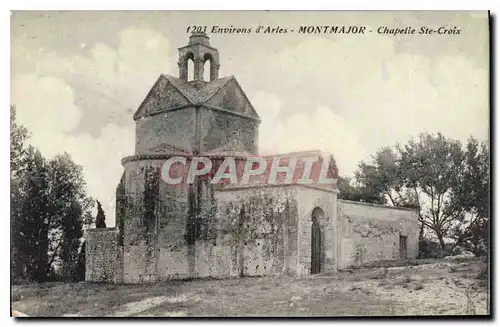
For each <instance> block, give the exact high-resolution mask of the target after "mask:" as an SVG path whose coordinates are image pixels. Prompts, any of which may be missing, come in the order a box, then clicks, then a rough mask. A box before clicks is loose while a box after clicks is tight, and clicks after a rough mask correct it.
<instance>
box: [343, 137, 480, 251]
mask: <svg viewBox="0 0 500 327" xmlns="http://www.w3.org/2000/svg"><path fill="white" fill-rule="evenodd" d="M356 181H357V184H358V185H359V186H358V190H357V191H358V192H359V190H364V191H365V193H366V194H370V195H371V197H372V199H377V197H382V198H386V199H387V200H388V201H389V204H391V205H395V206H404V207H411V208H416V209H417V210H418V215H419V222H420V240H421V241H423V237H424V229H429V230H430V231H432V232H433V233H434V234H435V235H436V237H437V239H438V241H439V247H440V249H441V251H443V250H444V249H445V238H452V239H455V244H454V245H453V247H454V246H456V245H459V244H462V243H464V242H465V243H467V242H469V243H471V242H472V243H473V244H472V243H471V246H472V247H474V248H477V249H479V247H481V245H480V244H483V245H484V243H485V235H487V227H485V226H487V225H488V224H487V223H485V222H484V220H485V219H486V217H488V212H489V151H488V147H487V145H486V144H485V143H482V144H481V145H480V144H479V143H478V142H477V140H475V139H473V138H471V139H470V140H469V141H468V143H467V145H466V148H465V150H463V149H462V144H461V143H460V142H459V141H457V140H453V139H449V138H446V137H444V136H443V135H442V134H439V133H438V134H435V135H432V134H428V133H426V134H421V135H419V137H418V138H416V139H414V140H411V141H409V142H408V143H407V144H405V145H396V146H394V147H384V148H382V149H381V150H379V151H378V152H377V153H375V155H373V156H372V158H371V162H369V163H366V162H361V163H360V165H359V167H358V170H357V172H356ZM347 184H349V183H347ZM340 185H342V182H341V183H340ZM342 187H343V188H344V189H345V190H347V193H348V194H352V193H353V192H354V194H356V191H354V190H355V189H356V188H354V189H353V187H352V185H350V186H349V185H348V186H346V185H345V183H344V185H343V186H342ZM354 197H356V196H354ZM357 197H358V198H359V197H360V196H359V195H357ZM358 201H359V200H358ZM370 202H372V203H377V201H370ZM473 240H474V241H473ZM482 248H484V246H482ZM476 252H477V251H476Z"/></svg>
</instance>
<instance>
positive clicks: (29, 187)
mask: <svg viewBox="0 0 500 327" xmlns="http://www.w3.org/2000/svg"><path fill="white" fill-rule="evenodd" d="M24 162H25V163H24V164H25V170H24V172H23V174H24V177H23V179H22V180H21V183H20V193H19V198H18V199H16V200H17V201H19V206H20V215H19V217H18V218H19V220H18V221H16V223H15V224H16V225H17V226H16V230H17V231H18V232H19V238H20V240H21V242H20V243H19V244H18V249H17V250H18V255H19V256H20V258H23V260H22V262H23V264H24V265H25V266H24V267H23V270H24V274H25V276H24V277H26V278H28V279H30V280H35V281H44V280H45V277H46V276H47V273H48V270H49V265H48V250H49V240H48V235H49V220H50V216H51V211H50V194H49V192H48V190H49V180H48V179H49V169H48V164H47V161H46V160H45V158H43V156H42V155H41V153H40V151H38V150H37V149H36V148H34V147H33V146H29V147H28V148H27V151H26V155H25V158H24Z"/></svg>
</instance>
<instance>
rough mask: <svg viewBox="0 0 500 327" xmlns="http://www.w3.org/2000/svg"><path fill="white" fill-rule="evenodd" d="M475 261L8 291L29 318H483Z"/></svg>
mask: <svg viewBox="0 0 500 327" xmlns="http://www.w3.org/2000/svg"><path fill="white" fill-rule="evenodd" d="M481 265H482V263H481V262H480V261H477V260H474V261H469V262H462V263H459V262H449V261H436V262H434V263H428V264H424V265H412V266H401V267H390V268H387V267H385V268H373V267H372V268H364V269H358V270H352V271H349V272H339V273H335V274H331V275H317V276H312V277H308V278H302V279H297V278H291V277H273V278H243V279H226V280H194V281H184V282H183V281H172V282H168V283H157V284H149V285H106V284H91V283H74V284H68V283H46V284H30V285H14V286H13V290H12V297H13V298H12V300H13V302H12V308H13V309H14V310H19V311H21V312H24V313H26V314H28V315H30V316H122V317H123V316H230V317H237V316H359V315H362V316H370V315H372V316H373V315H376V316H380V315H443V314H452V315H474V314H481V315H484V314H488V302H489V301H488V294H489V293H488V289H487V285H485V283H480V282H479V281H478V280H477V279H476V276H477V275H478V274H479V272H480V270H481Z"/></svg>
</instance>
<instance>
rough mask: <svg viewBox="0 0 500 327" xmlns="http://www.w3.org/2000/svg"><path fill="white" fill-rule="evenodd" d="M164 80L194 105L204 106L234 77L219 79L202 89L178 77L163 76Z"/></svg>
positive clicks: (206, 84)
mask: <svg viewBox="0 0 500 327" xmlns="http://www.w3.org/2000/svg"><path fill="white" fill-rule="evenodd" d="M161 76H163V77H164V78H166V79H167V80H168V81H169V82H170V83H171V84H172V86H174V87H175V88H176V89H177V90H179V92H181V93H182V95H184V96H185V97H186V99H188V101H189V102H191V103H192V104H202V103H204V102H206V101H208V100H209V99H210V98H211V97H212V96H214V95H215V93H217V91H219V90H220V89H221V88H222V87H223V86H224V85H226V84H227V83H228V82H229V81H230V80H232V79H234V76H232V75H231V76H228V77H224V78H219V79H216V80H214V81H211V82H206V83H204V85H203V86H202V87H200V88H196V87H195V86H193V85H191V84H189V83H185V82H183V81H182V80H180V79H178V78H177V77H173V76H170V75H166V74H162V75H161Z"/></svg>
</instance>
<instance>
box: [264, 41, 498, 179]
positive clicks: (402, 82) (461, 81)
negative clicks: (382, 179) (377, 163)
mask: <svg viewBox="0 0 500 327" xmlns="http://www.w3.org/2000/svg"><path fill="white" fill-rule="evenodd" d="M270 61H271V62H272V63H273V65H276V66H277V67H279V69H280V70H281V71H286V72H293V73H294V74H295V75H296V76H307V79H306V78H303V79H302V81H303V89H304V90H307V91H304V92H303V93H301V92H300V91H298V93H299V95H298V96H302V97H305V99H306V100H307V99H308V98H313V97H314V94H315V92H314V89H315V88H316V89H318V90H324V89H328V88H330V90H331V91H330V97H329V98H325V97H322V98H321V101H322V102H324V106H325V107H329V108H331V110H332V111H333V112H334V113H335V114H334V113H331V114H330V113H327V111H326V110H325V109H321V110H322V111H319V112H321V114H320V113H319V112H318V110H319V109H318V110H317V111H313V112H310V113H306V114H305V115H304V116H302V117H301V120H302V121H303V123H304V124H318V125H317V126H311V127H310V128H309V129H310V130H311V132H310V133H312V135H315V134H317V133H319V132H317V131H316V132H314V131H315V130H324V128H325V125H328V123H327V122H323V121H320V119H321V118H322V119H327V120H329V121H330V123H331V124H332V126H335V127H332V128H333V129H335V128H338V127H339V126H340V127H345V128H346V129H348V130H347V131H345V130H342V128H340V130H339V131H338V133H340V131H343V132H342V133H344V134H345V135H350V136H352V137H353V138H354V139H355V140H358V141H359V143H360V144H361V145H362V146H363V147H364V148H365V149H366V151H368V153H373V152H375V151H376V150H377V149H378V148H379V147H381V146H384V145H391V144H394V143H396V142H405V141H406V140H408V139H409V138H411V137H412V136H415V135H417V134H419V133H421V132H431V133H433V132H442V133H444V134H445V135H446V136H448V137H453V138H456V139H459V140H462V141H465V140H466V139H467V138H468V137H469V136H471V135H473V136H475V137H477V138H479V139H487V138H488V124H489V121H488V120H489V106H488V83H489V82H488V72H487V71H486V70H485V69H481V68H479V67H478V66H477V65H476V63H475V62H474V61H472V60H470V59H469V58H468V57H466V56H464V55H462V54H460V53H457V54H456V55H448V56H439V57H435V58H429V57H427V56H424V55H418V54H409V53H405V52H398V51H396V49H395V41H394V39H393V38H390V37H385V36H377V37H375V36H374V37H359V38H358V37H352V36H349V37H337V38H336V39H334V40H333V39H326V38H309V39H307V40H305V41H303V42H301V43H300V44H298V45H296V46H293V47H289V48H287V49H284V50H282V51H281V52H279V53H277V54H275V55H274V56H271V58H270ZM283 83H285V84H286V83H287V80H286V79H285V80H284V81H283ZM282 85H283V84H282ZM282 87H283V86H282ZM318 94H319V93H318ZM321 95H323V94H321ZM298 96H297V95H290V98H289V99H286V100H287V101H288V100H289V101H293V100H292V99H294V98H297V97H298ZM314 100H315V101H317V99H314ZM286 105H287V104H285V106H286ZM318 117H321V118H318ZM298 118H299V116H296V117H295V118H293V119H298ZM290 119H292V118H290ZM293 119H292V120H290V121H289V122H287V123H286V125H288V126H291V124H292V122H293V121H294V120H293ZM298 123H299V120H297V124H298ZM304 132H305V131H304ZM297 135H299V134H295V138H296V139H297V142H298V143H299V144H300V138H301V137H304V136H303V135H300V136H297ZM290 137H291V138H293V137H294V134H293V133H290ZM337 137H339V135H337ZM346 141H347V140H346ZM337 157H339V156H337ZM339 160H341V159H340V158H339ZM344 172H347V171H344Z"/></svg>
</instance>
